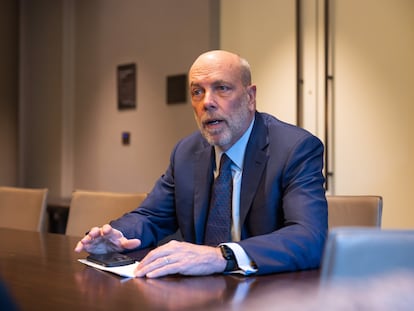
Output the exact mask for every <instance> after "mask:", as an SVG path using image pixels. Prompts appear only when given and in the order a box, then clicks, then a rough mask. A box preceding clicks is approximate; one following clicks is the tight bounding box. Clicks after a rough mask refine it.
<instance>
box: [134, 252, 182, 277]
mask: <svg viewBox="0 0 414 311" xmlns="http://www.w3.org/2000/svg"><path fill="white" fill-rule="evenodd" d="M177 271H178V270H177V265H176V263H175V262H174V261H173V259H172V258H169V257H167V256H164V257H159V258H157V259H155V260H153V261H151V262H150V263H147V264H145V265H144V264H142V262H140V263H139V264H138V267H137V268H136V269H135V271H134V273H135V276H136V277H144V276H146V277H149V278H157V277H161V276H165V275H168V274H174V273H177Z"/></svg>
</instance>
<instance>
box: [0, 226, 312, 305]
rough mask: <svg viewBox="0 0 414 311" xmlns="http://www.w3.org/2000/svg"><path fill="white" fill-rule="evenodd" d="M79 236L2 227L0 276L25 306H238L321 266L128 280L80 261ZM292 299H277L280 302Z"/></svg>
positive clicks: (305, 278) (308, 279) (296, 286)
mask: <svg viewBox="0 0 414 311" xmlns="http://www.w3.org/2000/svg"><path fill="white" fill-rule="evenodd" d="M77 240H78V239H77V238H73V237H68V236H65V235H61V234H52V233H37V232H29V231H21V230H13V229H2V228H0V279H1V280H2V282H3V283H4V284H5V286H6V287H7V288H8V290H9V292H10V293H11V295H12V296H13V298H14V300H15V301H16V302H17V304H18V306H20V308H21V310H23V311H25V310H59V311H63V310H75V311H80V310H141V311H145V310H218V309H219V310H229V309H233V310H235V309H237V310H239V309H240V308H239V307H240V306H242V305H243V306H246V305H248V303H249V302H254V301H255V300H258V299H260V297H261V294H262V293H269V292H272V293H283V292H284V290H286V289H289V290H292V289H293V290H295V291H297V292H298V293H299V292H300V291H302V290H303V289H304V288H307V287H315V286H317V284H318V281H319V271H318V270H311V271H303V272H295V273H281V274H274V275H268V276H252V277H243V276H230V275H214V276H205V277H185V276H169V277H164V278H160V279H145V278H142V279H140V278H136V279H123V278H121V277H118V276H116V275H113V274H111V273H108V272H102V271H98V270H96V269H94V268H91V267H88V266H85V265H83V264H81V263H80V262H78V261H77V259H78V258H85V257H86V253H82V254H77V253H75V252H73V249H74V247H75V244H76V242H77ZM134 256H136V257H137V258H139V257H140V256H142V254H140V253H138V252H137V253H134ZM290 298H291V297H290ZM290 298H289V297H283V295H278V296H276V297H275V299H277V300H278V303H280V302H281V299H290ZM238 306H239V307H238Z"/></svg>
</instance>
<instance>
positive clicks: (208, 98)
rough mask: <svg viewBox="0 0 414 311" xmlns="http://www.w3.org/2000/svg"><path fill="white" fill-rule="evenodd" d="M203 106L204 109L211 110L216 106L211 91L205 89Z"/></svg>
mask: <svg viewBox="0 0 414 311" xmlns="http://www.w3.org/2000/svg"><path fill="white" fill-rule="evenodd" d="M203 106H204V109H205V110H212V109H216V108H217V102H216V98H215V96H214V94H213V92H211V91H206V92H205V94H204V98H203Z"/></svg>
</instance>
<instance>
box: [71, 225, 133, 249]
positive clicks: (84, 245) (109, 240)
mask: <svg viewBox="0 0 414 311" xmlns="http://www.w3.org/2000/svg"><path fill="white" fill-rule="evenodd" d="M140 244H141V241H140V240H138V239H130V240H128V239H127V238H125V237H124V235H123V234H122V232H121V231H119V230H116V229H114V228H112V227H111V226H110V225H108V224H106V225H103V226H102V227H101V228H98V227H93V228H92V229H91V230H90V231H89V233H88V234H87V235H85V236H84V237H83V238H82V240H80V241H79V242H78V244H76V247H75V252H77V253H80V252H81V251H86V252H88V253H93V254H105V253H110V252H121V251H124V250H126V249H134V248H136V247H138V246H139V245H140Z"/></svg>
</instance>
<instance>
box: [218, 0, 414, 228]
mask: <svg viewBox="0 0 414 311" xmlns="http://www.w3.org/2000/svg"><path fill="white" fill-rule="evenodd" d="M259 2H260V4H261V5H262V6H258V3H259ZM259 2H251V1H236V0H224V1H223V7H224V9H223V10H222V15H221V21H222V30H221V32H222V34H223V35H222V41H221V44H222V46H223V47H230V48H233V49H236V50H237V51H238V52H239V53H241V54H243V55H246V54H247V56H249V57H252V58H253V61H252V65H253V66H258V67H259V70H256V71H254V74H255V75H254V80H255V81H256V82H257V84H258V93H259V94H260V93H261V92H262V91H264V90H263V88H266V87H267V86H268V85H271V84H272V83H274V87H273V88H269V90H270V91H271V90H273V91H274V92H273V93H276V94H277V95H275V94H272V93H271V92H264V94H263V96H262V97H260V100H259V104H258V107H259V109H261V110H264V111H268V112H271V113H274V114H275V115H276V116H278V117H281V118H282V119H286V120H288V121H290V122H292V123H294V122H295V117H292V116H291V113H285V111H291V105H292V101H294V100H295V98H294V97H292V96H293V94H294V93H293V92H294V91H293V87H292V85H291V84H289V85H288V86H286V83H287V82H286V81H281V80H280V79H279V78H278V77H281V76H283V75H285V76H286V77H287V81H290V80H292V79H291V78H290V77H291V75H292V74H294V73H292V70H291V71H289V70H288V69H287V68H289V67H292V68H293V67H294V66H295V63H294V59H293V54H294V53H295V50H294V45H293V44H292V43H291V44H288V45H286V40H283V39H284V34H285V33H286V34H288V36H293V32H292V22H291V21H290V20H289V18H285V19H284V18H283V16H289V17H291V16H292V4H291V2H293V1H282V0H280V1H270V0H269V1H265V0H261V1H259ZM236 3H238V4H239V5H236ZM330 3H331V4H332V6H333V10H332V15H331V16H332V19H333V24H332V29H331V30H332V31H333V71H334V72H333V74H334V95H333V107H334V110H333V128H332V132H331V135H332V136H333V145H331V146H330V147H331V148H332V149H331V150H330V152H331V158H332V162H333V163H331V165H332V171H333V173H334V175H333V178H332V180H330V186H331V187H330V192H331V194H378V195H382V196H383V197H384V213H383V227H385V228H414V206H413V203H411V201H412V200H411V196H410V194H411V191H412V190H413V189H414V179H413V178H412V176H414V164H413V162H412V159H413V158H414V139H413V135H414V134H413V133H414V122H412V118H413V116H414V105H413V103H414V87H413V86H414V58H413V56H412V55H413V53H414V2H413V1H411V0H378V1H377V0H363V1H361V0H333V1H331V2H330ZM322 8H323V1H318V0H312V1H311V0H309V1H306V3H305V5H304V10H305V12H304V17H305V20H304V25H305V29H304V45H305V51H304V61H305V89H304V96H305V112H306V115H305V126H306V128H308V129H309V130H311V131H312V132H314V133H315V134H317V135H318V136H319V137H320V138H321V139H323V140H324V134H323V128H321V126H320V125H321V124H323V123H324V117H325V116H324V114H323V113H322V114H321V112H323V109H324V108H323V103H324V100H323V96H322V94H323V89H321V86H323V80H321V72H323V70H324V68H323V67H321V63H320V62H321V59H322V60H323V55H321V53H323V48H321V45H322V47H323V37H321V32H320V29H321V28H320V27H321V25H323V19H321V18H323V11H322V10H321V9H322ZM257 12H264V13H263V14H264V15H263V16H265V17H266V18H263V19H261V16H260V15H257V14H256V13H257ZM281 12H283V13H281ZM272 16H273V18H272ZM321 21H322V22H321ZM322 33H323V32H322ZM263 38H267V40H263ZM259 39H260V40H259ZM290 40H293V39H292V38H291V39H290ZM287 46H290V47H289V48H288V49H286V47H287ZM287 50H288V51H290V52H291V53H292V56H291V58H290V59H289V57H286V55H287V54H286V53H285V52H286V51H287ZM269 51H272V52H271V54H272V55H273V59H272V60H271V61H268V60H267V52H269ZM261 56H262V57H261ZM321 56H322V58H321ZM278 61H279V63H278ZM266 64H268V65H267V66H266ZM262 68H266V70H262ZM322 79H323V76H322ZM309 80H311V81H309ZM261 84H264V87H262V85H261ZM289 96H290V97H289ZM286 98H288V99H287V100H286ZM283 106H285V107H286V108H282V107H283ZM275 107H277V108H275ZM279 107H280V108H279ZM285 109H286V110H285ZM294 113H295V111H294Z"/></svg>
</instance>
